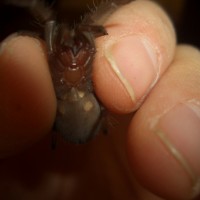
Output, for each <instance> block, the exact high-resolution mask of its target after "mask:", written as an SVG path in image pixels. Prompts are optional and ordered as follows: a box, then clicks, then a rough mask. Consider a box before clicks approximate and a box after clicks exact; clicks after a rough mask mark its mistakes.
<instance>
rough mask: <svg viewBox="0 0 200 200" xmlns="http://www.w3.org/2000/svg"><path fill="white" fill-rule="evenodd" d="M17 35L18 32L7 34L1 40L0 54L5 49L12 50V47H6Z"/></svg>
mask: <svg viewBox="0 0 200 200" xmlns="http://www.w3.org/2000/svg"><path fill="white" fill-rule="evenodd" d="M17 36H18V33H13V34H11V35H9V36H8V37H7V38H6V39H4V40H3V42H1V44H0V55H1V54H3V52H4V50H5V49H9V50H10V51H12V49H10V48H7V47H8V46H9V44H10V42H11V41H13V40H15V39H16V38H17Z"/></svg>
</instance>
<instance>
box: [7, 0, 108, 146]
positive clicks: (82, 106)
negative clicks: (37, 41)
mask: <svg viewBox="0 0 200 200" xmlns="http://www.w3.org/2000/svg"><path fill="white" fill-rule="evenodd" d="M6 3H7V4H12V5H15V6H19V7H26V8H28V9H29V10H30V11H31V13H33V14H34V15H36V16H37V17H38V16H39V18H41V19H42V21H43V23H44V39H45V42H46V46H47V51H48V62H49V67H50V72H51V76H52V81H53V85H54V89H55V94H56V98H57V114H56V118H55V124H54V129H55V130H56V132H59V133H60V134H61V135H62V136H63V138H64V139H65V140H67V141H69V142H72V143H85V142H87V141H88V140H89V139H91V138H92V137H94V136H95V135H96V134H97V133H98V131H99V130H100V129H101V127H102V123H103V113H104V108H103V106H102V105H101V104H100V102H99V100H98V99H97V97H96V95H95V94H94V89H93V84H92V81H91V76H92V61H93V59H94V56H95V52H96V49H95V43H94V39H95V38H96V37H100V36H104V35H106V34H107V32H106V30H105V28H104V27H103V26H100V25H92V24H84V23H82V24H79V25H77V26H75V27H74V28H73V29H69V28H68V27H67V25H66V24H64V23H59V22H58V21H57V20H56V16H55V14H54V13H53V11H52V10H51V9H49V8H47V7H45V5H44V3H43V2H42V1H39V0H31V1H25V0H22V1H17V0H7V1H6ZM53 138H54V139H53V148H54V147H55V137H53Z"/></svg>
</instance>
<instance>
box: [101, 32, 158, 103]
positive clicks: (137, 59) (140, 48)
mask: <svg viewBox="0 0 200 200" xmlns="http://www.w3.org/2000/svg"><path fill="white" fill-rule="evenodd" d="M104 54H105V57H106V59H107V61H108V62H109V64H110V66H111V68H112V70H113V71H114V73H115V74H116V75H117V76H118V78H119V80H120V81H121V83H122V84H123V85H124V87H125V89H126V90H127V92H128V93H129V95H130V98H131V100H132V101H133V102H134V103H135V102H137V100H139V99H142V98H143V97H144V96H145V95H146V94H147V93H148V92H149V90H150V89H151V88H152V87H153V85H154V84H155V82H156V81H157V79H158V76H159V71H160V70H159V64H158V59H157V55H156V51H155V49H154V48H153V47H152V46H151V44H150V43H149V41H147V40H146V39H144V38H142V37H140V36H135V35H131V36H126V37H123V38H120V39H119V40H118V41H110V42H109V43H108V44H106V48H105V52H104Z"/></svg>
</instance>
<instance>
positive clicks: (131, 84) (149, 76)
mask: <svg viewBox="0 0 200 200" xmlns="http://www.w3.org/2000/svg"><path fill="white" fill-rule="evenodd" d="M163 21H164V22H165V23H162V22H163ZM152 22H153V23H152ZM104 26H105V27H106V30H107V31H108V35H107V36H104V37H101V38H98V39H97V41H96V46H97V55H96V57H95V61H94V83H95V91H96V93H97V95H98V96H99V98H100V100H101V101H102V102H103V104H104V105H105V106H106V107H107V108H108V109H109V110H111V111H114V112H117V113H123V114H125V113H130V112H133V111H135V110H136V109H137V108H138V107H139V106H140V105H141V103H142V102H143V100H144V99H145V97H146V96H147V94H148V93H149V92H150V90H151V89H152V88H153V86H154V85H155V84H156V82H157V81H158V79H159V77H160V75H161V74H162V73H164V71H165V70H166V68H167V66H168V65H169V63H170V62H171V61H172V59H173V54H174V49H175V43H176V39H175V33H174V29H173V26H172V24H171V22H170V20H169V18H168V17H167V15H166V13H165V12H164V11H163V10H162V9H161V8H160V7H159V6H158V5H156V4H155V3H152V2H148V1H134V2H132V3H130V4H127V5H125V6H122V7H120V8H119V9H118V10H116V11H115V12H113V14H112V15H110V16H109V18H108V19H107V21H106V22H105V24H104ZM163 30H165V31H163Z"/></svg>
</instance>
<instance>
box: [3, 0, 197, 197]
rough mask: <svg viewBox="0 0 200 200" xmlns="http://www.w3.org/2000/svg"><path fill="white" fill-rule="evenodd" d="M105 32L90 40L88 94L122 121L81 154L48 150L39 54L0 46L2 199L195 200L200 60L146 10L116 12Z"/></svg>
mask: <svg viewBox="0 0 200 200" xmlns="http://www.w3.org/2000/svg"><path fill="white" fill-rule="evenodd" d="M103 24H104V26H105V28H106V30H107V31H108V36H104V37H101V38H98V39H97V40H96V46H97V54H96V57H95V61H94V71H93V81H94V85H95V92H96V94H97V96H98V98H99V99H100V100H101V101H102V103H103V105H104V106H105V107H106V108H107V109H108V110H110V111H112V112H115V113H118V114H123V115H122V116H114V121H115V122H114V126H113V127H112V126H111V128H110V131H109V132H110V133H109V134H108V135H106V136H105V135H103V134H99V136H97V137H96V138H95V139H94V140H92V141H91V142H89V143H88V144H84V145H81V146H76V145H72V144H66V143H64V142H62V141H60V140H59V141H58V147H57V149H56V151H52V150H51V148H50V143H51V134H50V131H51V127H52V125H53V122H54V118H55V113H56V98H55V94H54V89H53V85H52V81H51V76H50V73H49V70H48V63H47V55H46V49H45V45H44V43H43V42H42V41H39V40H37V39H35V38H31V37H28V36H17V35H13V36H11V37H9V38H7V39H6V40H5V41H4V42H3V43H2V45H1V48H0V91H1V92H0V111H1V116H0V157H1V158H2V160H1V162H0V177H1V179H0V188H1V189H2V191H1V192H0V199H16V197H18V198H19V199H59V198H60V199H82V198H83V197H84V198H85V199H126V200H127V199H137V200H138V199H145V200H146V199H148V200H149V199H150V200H151V199H152V200H157V199H158V200H159V199H176V200H177V199H181V200H182V199H184V200H185V199H191V198H193V197H197V195H198V194H199V191H200V186H199V185H198V182H199V178H198V177H199V176H200V158H199V153H198V152H199V151H200V149H199V148H200V142H199V141H200V139H199V137H200V133H199V130H200V129H199V117H200V111H199V109H200V88H199V87H200V68H199V66H200V52H199V51H198V50H197V49H195V48H194V47H191V46H188V45H177V44H176V34H175V31H174V28H173V26H172V24H171V22H170V20H169V18H168V17H167V15H166V13H165V12H164V11H163V10H162V9H161V8H160V7H159V6H158V5H156V4H154V3H151V2H149V1H142V0H141V1H134V2H132V3H130V4H128V5H126V6H123V7H121V8H119V9H118V10H117V11H116V12H114V13H113V14H112V15H110V16H108V17H107V18H106V19H104V21H103ZM145 67H146V68H145ZM158 80H159V81H158ZM136 110H137V111H136ZM134 111H136V112H135V113H134V114H133V112H134ZM111 121H112V120H111ZM5 158H7V159H5ZM136 180H137V181H136ZM8 188H9V189H8ZM144 188H146V189H144ZM10 191H11V192H10ZM158 196H160V197H158ZM197 199H198V197H197Z"/></svg>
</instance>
